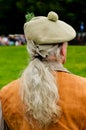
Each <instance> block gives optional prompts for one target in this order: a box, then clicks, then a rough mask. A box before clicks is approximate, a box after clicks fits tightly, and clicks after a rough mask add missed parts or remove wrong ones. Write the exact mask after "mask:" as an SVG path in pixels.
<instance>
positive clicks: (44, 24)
mask: <svg viewBox="0 0 86 130" xmlns="http://www.w3.org/2000/svg"><path fill="white" fill-rule="evenodd" d="M24 33H25V37H26V40H27V41H28V40H33V41H34V42H35V43H37V44H56V43H62V42H68V41H70V40H72V39H74V38H75V37H76V31H75V30H74V28H73V27H72V26H70V25H69V24H67V23H65V22H63V21H61V20H59V19H58V15H57V14H56V13H55V12H53V11H50V12H49V13H48V16H47V17H44V16H38V17H34V18H32V19H31V20H30V21H29V22H26V23H25V24H24Z"/></svg>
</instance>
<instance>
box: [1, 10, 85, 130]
mask: <svg viewBox="0 0 86 130" xmlns="http://www.w3.org/2000/svg"><path fill="white" fill-rule="evenodd" d="M24 33H25V37H26V41H27V50H28V52H29V54H30V56H31V61H30V63H29V65H28V66H27V67H26V69H25V70H24V72H23V74H22V76H21V77H20V78H19V79H16V80H15V81H13V82H11V83H9V84H8V85H6V86H4V87H3V88H2V89H1V91H0V100H1V109H0V110H1V111H0V119H1V120H0V128H1V129H0V130H3V128H4V127H5V128H6V129H9V130H85V129H86V112H85V111H86V78H83V77H80V76H77V75H74V74H72V73H71V72H69V71H68V70H67V69H66V68H64V66H63V64H64V63H65V62H66V53H67V46H68V42H69V41H71V40H72V39H74V38H75V37H76V32H75V30H74V28H73V27H72V26H70V25H69V24H67V23H65V22H63V21H61V20H59V18H58V15H57V14H56V13H55V12H53V11H50V12H49V13H48V16H47V17H44V16H38V17H34V18H32V19H31V20H30V21H29V22H26V23H25V24H24Z"/></svg>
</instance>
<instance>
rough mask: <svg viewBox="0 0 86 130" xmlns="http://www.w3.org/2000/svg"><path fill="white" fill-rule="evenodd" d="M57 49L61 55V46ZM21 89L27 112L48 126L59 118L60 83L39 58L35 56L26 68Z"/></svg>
mask: <svg viewBox="0 0 86 130" xmlns="http://www.w3.org/2000/svg"><path fill="white" fill-rule="evenodd" d="M49 50H50V49H49ZM51 50H52V49H51ZM57 50H58V51H56V52H57V53H56V55H57V54H58V56H60V50H59V48H58V49H57ZM51 52H52V51H51ZM53 52H54V53H55V50H54V49H53ZM43 54H44V52H43ZM47 54H48V53H47ZM49 54H50V51H49ZM21 91H22V100H23V102H24V104H25V105H26V107H27V112H28V113H29V115H31V116H32V117H33V118H34V119H36V120H37V121H38V122H39V123H40V124H41V125H45V126H46V125H48V124H49V123H50V122H52V121H53V122H54V121H56V120H58V119H59V117H60V110H61V109H60V106H59V105H58V101H59V93H58V85H57V83H56V80H55V78H54V76H53V74H52V73H51V71H50V70H49V68H48V67H45V64H44V63H43V62H42V61H40V60H39V59H38V58H34V59H33V60H32V61H31V62H30V64H29V65H28V66H27V68H26V69H25V70H24V72H23V74H22V89H21ZM55 117H56V118H55Z"/></svg>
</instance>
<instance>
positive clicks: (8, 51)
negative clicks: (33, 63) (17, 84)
mask: <svg viewBox="0 0 86 130" xmlns="http://www.w3.org/2000/svg"><path fill="white" fill-rule="evenodd" d="M29 60H30V57H29V55H28V53H27V49H26V46H17V47H16V46H8V47H7V46H6V47H5V46H1V47H0V88H1V87H3V86H4V85H5V84H7V83H9V82H11V81H12V80H15V79H17V78H18V77H19V76H20V75H21V73H22V71H23V70H24V68H25V67H26V66H27V65H28V63H29ZM64 66H65V67H66V68H68V70H69V71H71V72H72V73H74V74H77V75H80V76H83V77H86V46H69V47H68V55H67V61H66V64H65V65H64Z"/></svg>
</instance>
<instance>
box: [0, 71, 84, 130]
mask: <svg viewBox="0 0 86 130" xmlns="http://www.w3.org/2000/svg"><path fill="white" fill-rule="evenodd" d="M54 76H55V78H56V80H57V82H58V86H59V95H60V100H59V105H60V106H61V108H62V116H61V118H60V119H59V121H58V122H57V123H55V124H54V123H51V124H50V125H49V126H48V127H45V128H39V126H38V125H37V124H36V123H35V122H34V121H32V123H33V127H32V126H31V125H30V122H29V120H27V117H26V115H25V106H24V104H23V103H22V101H21V99H20V94H19V89H20V79H18V80H15V81H13V82H12V83H10V84H8V85H7V86H5V87H3V89H2V90H1V91H0V100H1V102H2V111H3V116H4V119H5V121H6V123H7V125H8V127H9V129H10V130H86V79H85V78H82V77H79V76H76V75H73V74H70V73H67V72H55V73H54Z"/></svg>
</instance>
